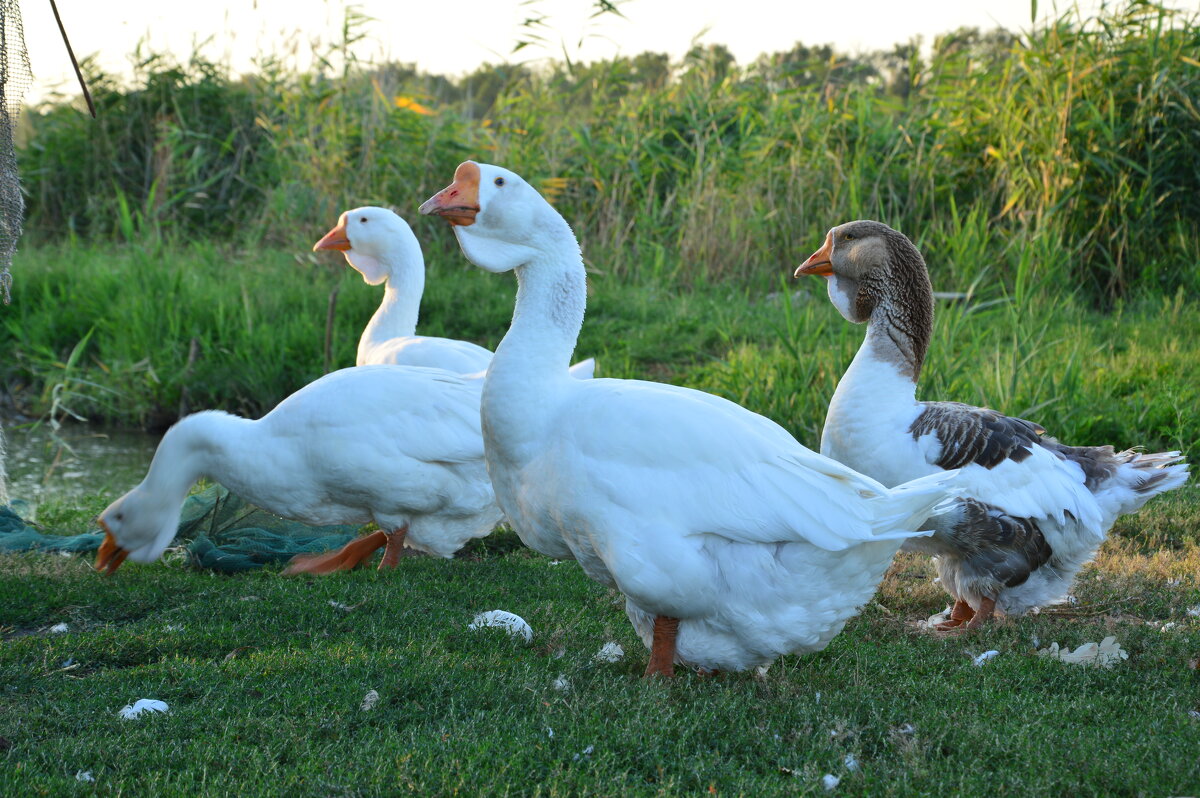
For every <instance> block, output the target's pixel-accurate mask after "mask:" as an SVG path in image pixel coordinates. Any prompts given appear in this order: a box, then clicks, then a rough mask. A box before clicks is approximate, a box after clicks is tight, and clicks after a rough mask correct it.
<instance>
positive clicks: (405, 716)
mask: <svg viewBox="0 0 1200 798" xmlns="http://www.w3.org/2000/svg"><path fill="white" fill-rule="evenodd" d="M102 499H103V497H97V499H96V502H95V504H100V503H101V502H102ZM94 509H95V508H94V507H90V506H89V507H85V508H81V509H80V510H79V511H78V514H77V517H75V518H72V517H71V514H70V513H62V512H60V513H58V514H57V516H56V515H55V514H54V513H48V514H47V515H46V516H44V520H45V519H51V520H52V521H53V523H54V524H55V525H62V526H63V530H64V531H70V529H71V528H72V527H74V526H78V525H79V524H81V523H83V519H84V518H85V517H86V515H87V514H88V513H90V512H93V511H94ZM1198 575H1200V489H1198V488H1197V487H1195V486H1188V487H1186V488H1184V489H1183V490H1180V491H1177V492H1175V493H1174V494H1170V495H1168V496H1166V497H1161V498H1159V499H1157V500H1155V501H1154V502H1152V503H1151V505H1150V506H1149V507H1148V508H1146V510H1145V511H1144V512H1143V513H1142V514H1141V515H1139V516H1137V517H1135V518H1133V519H1126V520H1123V521H1121V522H1119V524H1118V526H1117V528H1116V530H1115V533H1114V535H1113V537H1112V538H1111V539H1110V540H1109V541H1108V543H1106V544H1105V546H1104V548H1103V549H1102V552H1101V555H1100V556H1099V557H1098V558H1097V560H1096V561H1095V563H1093V564H1092V565H1090V566H1089V567H1088V568H1087V569H1085V571H1084V572H1083V574H1082V576H1081V578H1080V580H1079V582H1078V584H1077V588H1076V591H1075V593H1076V595H1077V598H1078V603H1077V604H1075V605H1072V606H1069V607H1063V608H1060V609H1057V610H1052V611H1047V612H1044V613H1042V614H1041V615H1040V616H1035V617H1028V618H1021V619H1017V620H1012V621H1004V622H1001V623H998V624H996V625H994V626H992V627H991V628H989V629H987V630H985V631H983V632H980V633H975V634H973V635H970V636H963V637H950V638H936V637H933V636H931V635H930V634H927V633H925V632H922V631H920V630H919V629H917V628H916V627H915V623H914V622H915V621H916V620H918V619H920V618H924V617H925V616H927V615H929V614H931V613H933V612H935V611H937V610H939V609H941V608H942V606H944V604H945V599H944V595H943V594H942V593H941V591H940V589H939V588H938V587H937V586H936V585H933V584H932V583H931V577H932V569H931V567H930V566H929V564H928V562H926V561H924V560H922V559H918V558H915V557H911V556H907V555H904V556H902V557H901V558H900V559H899V560H897V563H896V565H895V566H894V567H893V569H892V571H891V573H890V574H889V576H888V578H887V579H886V580H885V582H884V584H883V586H882V588H881V590H880V592H879V594H878V595H877V597H876V601H875V602H873V603H872V604H870V605H868V606H867V607H866V608H865V610H864V611H863V613H862V614H861V615H860V616H859V617H858V618H856V619H854V620H853V621H851V623H850V624H849V625H848V626H847V628H846V631H845V632H843V633H842V634H841V635H839V636H838V637H837V638H836V639H835V640H834V641H833V643H832V644H831V645H830V646H829V648H828V649H826V650H825V651H823V652H821V653H818V654H814V655H810V656H806V657H787V658H784V659H782V660H780V661H778V662H777V663H776V664H775V665H774V666H772V668H771V669H770V671H769V672H768V673H767V675H766V676H765V678H758V677H756V676H754V675H752V674H721V675H718V676H716V677H713V678H704V677H700V676H698V675H694V674H691V673H690V672H685V673H682V674H681V675H680V676H679V677H677V678H676V679H675V680H674V681H672V682H660V681H645V680H643V679H641V678H640V675H641V671H642V669H643V668H644V667H645V663H646V658H647V652H646V651H645V649H644V648H643V646H642V645H641V643H640V641H638V640H637V639H636V638H635V636H634V635H633V633H632V629H631V627H630V625H629V623H628V622H627V620H626V619H625V616H624V611H623V603H622V600H621V599H620V597H619V596H618V595H617V594H616V593H614V592H612V591H609V590H607V589H605V588H603V587H601V586H599V585H597V584H596V583H594V582H591V581H590V580H588V579H587V578H586V577H584V576H583V575H582V573H581V571H580V570H579V568H578V567H577V566H576V565H575V564H574V563H571V562H563V563H559V564H554V563H552V562H551V561H550V560H548V559H546V558H544V557H541V556H538V555H536V554H534V553H533V552H531V551H529V550H527V549H524V548H522V547H521V546H520V545H519V541H517V539H516V538H515V536H514V535H512V533H509V532H500V533H497V534H496V535H493V536H492V537H491V538H488V539H486V540H484V541H481V542H476V543H474V544H472V545H471V546H470V547H468V548H467V549H466V550H464V552H462V553H461V554H460V556H459V557H457V558H456V559H454V560H435V559H432V558H426V557H411V558H406V559H405V560H403V561H402V562H401V563H400V566H399V567H398V568H397V569H396V570H395V571H393V572H391V573H384V574H380V573H377V572H375V571H372V570H360V571H358V572H353V573H346V574H337V575H334V576H331V577H327V578H321V579H307V578H301V579H291V578H282V577H280V575H279V573H278V571H277V570H273V569H268V570H263V571H260V572H255V573H251V574H246V575H241V576H237V577H224V576H216V575H213V574H211V573H207V572H198V571H194V570H192V569H190V568H188V567H186V565H185V564H184V562H183V561H182V558H181V557H180V556H178V555H175V556H172V555H168V557H167V558H166V559H165V560H164V561H162V562H159V563H155V564H152V565H144V566H143V565H136V564H133V563H128V564H126V565H125V566H123V567H122V568H121V570H120V571H119V572H118V573H117V575H116V576H115V578H111V579H110V578H102V577H100V576H99V575H98V574H96V573H94V572H92V571H90V569H89V562H88V561H85V560H84V559H81V558H77V557H62V556H47V555H39V554H23V555H8V556H4V557H0V607H3V611H2V612H3V615H2V616H0V623H3V624H4V626H3V630H2V631H3V643H2V644H0V761H2V762H3V767H0V793H2V794H4V795H34V794H44V795H63V794H74V793H77V792H85V791H86V792H90V791H93V790H95V791H98V792H100V793H102V794H140V795H149V794H153V795H184V794H186V795H193V794H213V795H215V794H236V795H257V794H286V795H388V794H396V793H408V792H414V793H421V794H449V793H459V794H464V795H476V794H509V793H512V794H531V795H576V794H591V795H615V794H640V795H654V794H666V795H674V794H729V795H765V794H775V793H788V794H792V793H795V794H806V793H807V794H824V793H825V788H824V786H823V784H822V779H823V777H824V776H825V774H831V775H833V776H836V777H838V778H840V780H841V782H840V784H839V785H838V786H837V787H836V789H835V791H834V794H839V795H881V794H930V795H950V794H964V795H996V794H1010V795H1026V794H1041V795H1092V794H1105V795H1162V796H1165V795H1196V794H1197V793H1200V757H1198V756H1197V751H1200V717H1197V716H1196V715H1195V714H1189V713H1197V712H1200V672H1198V671H1197V670H1196V669H1195V668H1196V665H1195V658H1196V657H1198V656H1200V617H1196V616H1194V615H1189V613H1188V609H1189V608H1195V607H1197V606H1198V605H1200V578H1198ZM497 608H499V609H505V610H509V611H512V612H516V613H517V614H519V615H521V616H523V617H524V618H526V619H527V620H528V621H529V623H530V624H531V625H532V627H533V629H534V634H535V636H534V640H533V642H532V644H530V645H528V646H526V645H524V644H522V643H519V642H517V641H515V640H514V639H511V638H509V637H508V636H506V635H505V634H504V633H503V632H502V631H500V630H495V629H490V630H483V631H470V630H468V629H467V624H468V623H469V622H470V621H471V619H472V617H473V616H474V615H475V614H476V613H477V612H480V611H484V610H490V609H497ZM1170 622H1174V623H1175V626H1173V627H1170V628H1168V629H1166V630H1161V626H1162V625H1163V624H1164V623H1170ZM59 623H66V624H67V626H68V629H69V631H67V632H65V633H52V632H50V631H49V629H50V627H51V626H53V625H55V624H59ZM1110 634H1111V635H1115V636H1116V637H1117V640H1118V641H1119V643H1120V645H1121V646H1122V647H1123V648H1124V649H1125V650H1127V651H1128V652H1129V659H1128V660H1126V661H1124V662H1122V663H1120V664H1118V665H1116V666H1115V667H1113V668H1111V669H1108V670H1105V669H1098V668H1085V667H1080V666H1075V665H1069V664H1064V663H1060V662H1056V661H1050V660H1047V659H1045V658H1041V657H1037V656H1034V654H1033V650H1034V640H1035V639H1036V640H1038V641H1039V643H1040V646H1042V647H1044V646H1046V645H1048V644H1049V643H1050V642H1053V641H1057V642H1059V643H1060V644H1062V645H1064V646H1067V647H1071V648H1074V647H1075V646H1077V645H1079V644H1082V643H1084V642H1088V641H1099V640H1100V639H1101V638H1103V637H1104V636H1106V635H1110ZM608 641H615V642H617V643H619V644H620V645H621V646H623V647H624V649H625V651H626V656H625V658H624V659H623V660H622V661H620V662H617V663H601V662H597V661H595V660H594V659H593V655H594V654H595V653H596V651H597V650H598V649H599V648H600V647H601V646H602V645H603V644H604V643H606V642H608ZM989 649H995V650H997V651H999V652H1000V655H999V656H998V657H995V658H994V659H992V660H990V661H988V662H986V663H985V664H984V665H982V666H979V667H977V666H975V665H974V664H973V657H974V656H975V655H978V654H980V653H982V652H983V651H985V650H989ZM1189 661H1190V662H1189ZM560 676H561V677H563V678H565V680H566V681H567V682H568V683H569V687H568V689H566V690H560V689H557V688H556V687H555V681H556V679H558V678H559V677H560ZM369 690H376V691H377V692H378V693H379V701H378V704H377V705H376V706H375V707H374V708H373V709H371V710H363V709H361V708H360V705H361V704H362V701H363V698H364V696H365V694H366V693H367V692H368V691H369ZM139 698H156V699H160V700H163V701H166V702H167V703H168V704H169V705H170V708H171V711H170V714H168V715H150V716H143V717H142V718H140V719H137V720H124V719H121V718H120V717H118V715H117V713H118V711H119V710H120V709H121V708H122V707H123V706H125V705H126V704H130V703H132V702H133V701H135V700H136V699H139ZM84 771H85V772H90V774H91V776H92V777H93V778H94V779H95V782H94V783H84V782H81V781H78V780H77V774H78V773H80V772H84Z"/></svg>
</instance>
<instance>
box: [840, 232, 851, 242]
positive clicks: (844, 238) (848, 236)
mask: <svg viewBox="0 0 1200 798" xmlns="http://www.w3.org/2000/svg"><path fill="white" fill-rule="evenodd" d="M842 240H843V241H853V240H854V234H853V233H845V234H843V235H842Z"/></svg>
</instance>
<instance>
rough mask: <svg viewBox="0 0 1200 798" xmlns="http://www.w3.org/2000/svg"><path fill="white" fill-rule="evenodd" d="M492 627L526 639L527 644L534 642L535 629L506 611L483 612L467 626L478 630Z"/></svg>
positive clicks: (522, 619) (517, 616)
mask: <svg viewBox="0 0 1200 798" xmlns="http://www.w3.org/2000/svg"><path fill="white" fill-rule="evenodd" d="M490 626H494V627H497V628H500V629H504V630H505V631H506V632H508V633H509V634H510V635H513V636H514V637H515V636H518V635H519V636H521V637H523V638H525V642H526V643H528V642H530V641H531V640H533V627H531V626H530V625H529V624H528V623H526V621H525V619H524V618H522V617H521V616H520V615H516V614H514V613H511V612H505V611H504V610H488V611H487V612H481V613H479V614H478V615H476V616H475V618H474V620H472V621H471V623H469V624H468V625H467V628H468V629H471V630H476V629H486V628H487V627H490Z"/></svg>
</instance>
